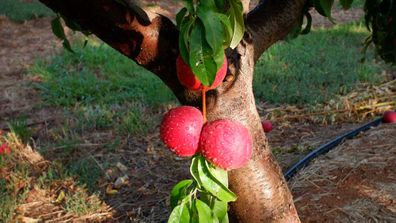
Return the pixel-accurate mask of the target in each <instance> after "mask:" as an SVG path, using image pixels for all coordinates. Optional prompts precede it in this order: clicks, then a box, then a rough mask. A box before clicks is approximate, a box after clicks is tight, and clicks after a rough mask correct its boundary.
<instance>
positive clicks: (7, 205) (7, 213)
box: [0, 178, 17, 223]
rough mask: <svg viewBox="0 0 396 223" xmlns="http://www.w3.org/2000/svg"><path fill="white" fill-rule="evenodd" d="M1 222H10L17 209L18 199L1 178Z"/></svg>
mask: <svg viewBox="0 0 396 223" xmlns="http://www.w3.org/2000/svg"><path fill="white" fill-rule="evenodd" d="M0 198H1V199H0V222H2V223H3V222H4V223H5V222H9V220H11V217H12V214H13V212H14V210H15V207H16V202H17V201H16V198H15V197H14V196H12V193H11V190H10V189H9V186H8V185H7V181H6V180H5V179H2V178H0Z"/></svg>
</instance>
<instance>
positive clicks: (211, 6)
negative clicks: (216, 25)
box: [197, 0, 217, 11]
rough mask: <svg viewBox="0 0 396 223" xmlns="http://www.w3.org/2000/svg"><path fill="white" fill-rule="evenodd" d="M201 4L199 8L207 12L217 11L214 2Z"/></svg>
mask: <svg viewBox="0 0 396 223" xmlns="http://www.w3.org/2000/svg"><path fill="white" fill-rule="evenodd" d="M199 3H200V4H199V7H204V8H205V10H206V11H217V6H216V3H215V1H213V0H200V1H199ZM197 11H198V10H197Z"/></svg>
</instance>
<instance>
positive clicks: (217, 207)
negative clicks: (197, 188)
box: [201, 192, 228, 222]
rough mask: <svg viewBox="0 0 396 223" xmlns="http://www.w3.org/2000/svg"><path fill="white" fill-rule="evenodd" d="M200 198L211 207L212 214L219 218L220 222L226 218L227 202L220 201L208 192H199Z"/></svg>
mask: <svg viewBox="0 0 396 223" xmlns="http://www.w3.org/2000/svg"><path fill="white" fill-rule="evenodd" d="M201 200H202V201H203V202H205V203H206V204H207V205H208V206H209V207H210V208H211V209H212V212H213V214H214V215H215V216H216V217H217V218H218V219H219V221H220V222H222V221H223V219H225V218H226V215H227V210H228V204H227V202H224V201H220V200H218V199H217V198H216V197H214V196H213V195H211V194H209V193H202V192H201Z"/></svg>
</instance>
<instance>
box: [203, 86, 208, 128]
mask: <svg viewBox="0 0 396 223" xmlns="http://www.w3.org/2000/svg"><path fill="white" fill-rule="evenodd" d="M206 91H207V89H206V86H203V87H202V115H203V123H204V124H205V123H206Z"/></svg>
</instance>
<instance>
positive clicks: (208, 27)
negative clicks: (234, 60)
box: [176, 0, 245, 86]
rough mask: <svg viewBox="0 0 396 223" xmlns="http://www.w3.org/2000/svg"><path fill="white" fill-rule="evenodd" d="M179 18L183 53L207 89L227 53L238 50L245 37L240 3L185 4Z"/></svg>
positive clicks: (190, 1) (203, 1) (202, 0)
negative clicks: (227, 50) (225, 50)
mask: <svg viewBox="0 0 396 223" xmlns="http://www.w3.org/2000/svg"><path fill="white" fill-rule="evenodd" d="M184 2H185V7H184V8H182V9H181V10H180V11H179V13H178V14H177V15H176V22H177V27H178V29H179V31H180V34H179V51H180V55H181V57H182V58H183V60H184V62H186V64H189V66H190V67H191V69H192V71H193V73H194V74H195V75H196V77H197V78H198V79H199V80H200V81H201V83H202V84H203V85H205V86H209V85H211V84H212V83H213V81H214V79H215V77H216V72H217V71H218V70H219V69H220V67H221V66H222V64H223V62H224V56H225V55H224V49H225V48H228V47H231V48H235V47H236V46H237V45H238V43H239V42H240V41H241V39H242V37H243V34H244V29H245V27H244V18H243V6H242V3H241V1H240V0H200V1H193V0H184Z"/></svg>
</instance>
